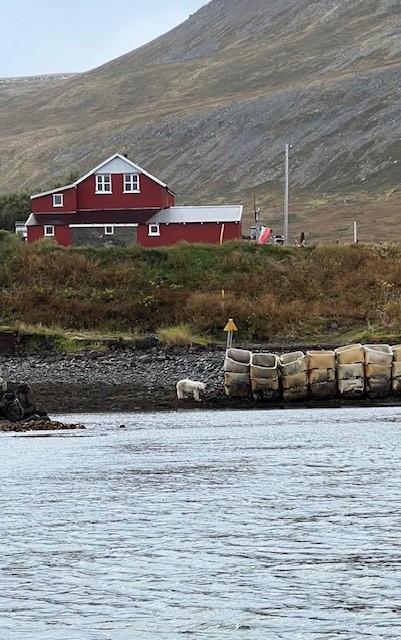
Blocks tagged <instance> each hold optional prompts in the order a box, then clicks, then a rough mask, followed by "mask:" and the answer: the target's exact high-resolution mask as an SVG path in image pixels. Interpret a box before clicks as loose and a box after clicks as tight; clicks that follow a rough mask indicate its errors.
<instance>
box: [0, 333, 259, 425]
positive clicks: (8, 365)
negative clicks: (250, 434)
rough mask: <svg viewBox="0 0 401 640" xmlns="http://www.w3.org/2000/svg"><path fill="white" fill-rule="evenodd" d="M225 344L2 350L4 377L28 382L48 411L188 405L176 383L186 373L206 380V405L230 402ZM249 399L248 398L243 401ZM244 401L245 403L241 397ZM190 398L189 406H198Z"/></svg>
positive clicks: (0, 365)
mask: <svg viewBox="0 0 401 640" xmlns="http://www.w3.org/2000/svg"><path fill="white" fill-rule="evenodd" d="M224 354H225V350H224V349H219V348H216V349H212V350H209V349H208V350H206V349H203V348H197V347H159V346H158V345H156V344H152V342H150V343H149V341H148V343H146V344H145V345H139V347H138V348H135V349H134V350H131V351H112V352H108V353H102V352H100V351H99V352H98V351H90V352H89V353H87V354H85V355H82V354H78V355H54V354H48V355H46V354H41V355H35V356H32V355H27V356H22V355H18V356H15V355H4V354H3V355H1V354H0V376H1V377H2V378H4V379H5V380H12V381H23V382H24V383H26V384H28V385H29V387H30V388H31V390H32V392H33V394H34V396H35V399H36V401H37V402H38V404H41V405H43V406H44V407H46V410H47V412H48V413H55V412H57V413H64V412H81V411H136V410H143V411H146V410H148V411H154V410H168V409H175V408H177V407H183V405H184V401H178V400H177V397H176V391H175V384H176V382H177V381H178V380H180V379H182V378H191V379H193V380H200V381H202V382H204V383H206V390H205V392H204V394H203V395H202V407H203V408H204V407H217V406H221V407H229V406H232V405H233V402H232V399H231V402H230V398H227V397H226V396H225V393H224V374H223V362H224ZM244 402H245V404H247V401H246V400H245V401H244ZM241 404H243V402H241ZM199 405H200V403H197V402H195V401H194V400H186V401H185V406H192V407H193V406H199Z"/></svg>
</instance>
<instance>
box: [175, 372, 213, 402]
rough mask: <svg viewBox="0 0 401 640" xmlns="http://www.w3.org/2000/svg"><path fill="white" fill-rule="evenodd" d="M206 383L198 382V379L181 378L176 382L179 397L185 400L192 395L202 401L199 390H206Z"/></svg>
mask: <svg viewBox="0 0 401 640" xmlns="http://www.w3.org/2000/svg"><path fill="white" fill-rule="evenodd" d="M205 388H206V385H205V383H204V382H198V381H197V380H188V378H185V380H180V381H179V382H177V384H176V389H177V398H178V399H179V400H184V398H187V397H188V396H189V395H192V396H193V398H194V400H197V401H198V402H199V401H200V397H199V392H200V391H204V389H205Z"/></svg>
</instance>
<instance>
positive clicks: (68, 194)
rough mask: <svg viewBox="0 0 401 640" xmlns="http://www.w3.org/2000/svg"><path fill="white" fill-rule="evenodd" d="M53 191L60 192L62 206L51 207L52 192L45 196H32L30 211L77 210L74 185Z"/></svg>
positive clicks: (65, 211) (68, 211) (61, 211)
mask: <svg viewBox="0 0 401 640" xmlns="http://www.w3.org/2000/svg"><path fill="white" fill-rule="evenodd" d="M54 193H62V194H63V196H64V198H63V206H62V207H53V194H52V193H49V194H48V195H46V196H40V198H34V199H33V200H32V201H31V203H32V212H33V213H55V214H57V213H70V212H72V211H76V210H77V200H76V195H77V194H76V189H75V187H73V188H71V189H65V190H64V189H60V190H59V191H55V192H54Z"/></svg>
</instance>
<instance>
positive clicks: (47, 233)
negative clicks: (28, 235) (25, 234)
mask: <svg viewBox="0 0 401 640" xmlns="http://www.w3.org/2000/svg"><path fill="white" fill-rule="evenodd" d="M44 233H45V237H46V238H50V237H53V236H54V226H53V225H50V224H49V225H46V226H45V230H44Z"/></svg>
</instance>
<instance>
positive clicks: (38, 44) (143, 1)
mask: <svg viewBox="0 0 401 640" xmlns="http://www.w3.org/2000/svg"><path fill="white" fill-rule="evenodd" d="M207 3H208V0H0V24H1V38H0V78H9V77H20V76H34V75H42V74H47V73H74V72H75V73H78V72H83V71H89V70H90V69H94V68H95V67H98V66H100V65H101V64H104V63H105V62H109V61H110V60H114V59H115V58H118V57H119V56H121V55H123V54H124V53H128V52H129V51H133V50H134V49H136V48H137V47H140V46H141V45H143V44H146V43H147V42H150V41H151V40H153V39H154V38H157V37H158V36H159V35H162V34H163V33H166V32H167V31H170V29H172V28H173V27H175V26H177V25H178V24H180V23H181V22H184V20H186V19H187V18H189V16H190V15H192V14H193V13H195V12H196V11H197V10H198V9H200V7H202V6H204V5H205V4H207Z"/></svg>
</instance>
